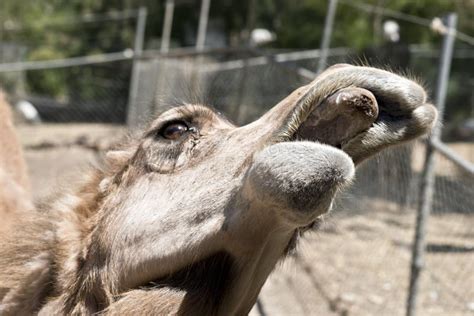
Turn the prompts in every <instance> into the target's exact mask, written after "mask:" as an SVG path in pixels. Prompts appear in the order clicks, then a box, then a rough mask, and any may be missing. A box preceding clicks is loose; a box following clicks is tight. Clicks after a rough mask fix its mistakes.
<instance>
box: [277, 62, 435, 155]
mask: <svg viewBox="0 0 474 316" xmlns="http://www.w3.org/2000/svg"><path fill="white" fill-rule="evenodd" d="M435 120H436V110H435V108H434V107H433V106H432V105H431V104H427V103H426V94H425V92H424V90H423V88H422V87H421V86H419V85H418V84H416V83H415V82H413V81H410V80H408V79H406V78H403V77H400V76H398V75H395V74H393V73H389V72H386V71H383V70H380V69H375V68H369V67H357V66H351V65H338V66H336V67H334V68H332V69H331V68H330V69H328V70H327V71H326V72H325V73H323V74H321V75H320V76H319V77H318V78H316V80H315V81H313V83H311V84H310V85H309V86H308V88H307V90H306V91H305V92H304V94H303V95H302V96H301V98H300V99H299V100H298V104H297V106H296V107H295V110H294V111H293V113H292V114H291V116H290V117H289V119H288V121H287V123H286V124H285V127H284V128H285V130H283V131H282V132H280V135H279V136H278V137H279V139H280V140H283V141H288V140H290V141H291V140H309V141H317V142H320V143H324V144H327V145H331V146H333V147H336V148H339V149H342V150H344V151H345V152H346V153H347V154H348V155H349V156H350V157H351V158H352V159H353V161H354V163H356V164H357V163H359V162H361V161H363V160H364V159H366V158H368V157H370V156H372V155H373V154H375V153H377V152H378V151H380V150H381V149H383V148H385V147H388V146H390V145H395V144H398V143H402V142H404V141H408V140H411V139H414V138H415V137H418V136H420V135H422V134H425V133H427V132H428V131H429V130H430V129H431V128H432V125H433V123H434V122H435Z"/></svg>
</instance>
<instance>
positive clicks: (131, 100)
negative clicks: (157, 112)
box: [127, 7, 147, 127]
mask: <svg viewBox="0 0 474 316" xmlns="http://www.w3.org/2000/svg"><path fill="white" fill-rule="evenodd" d="M146 16H147V9H146V8H145V7H140V9H138V16H137V24H136V27H135V41H134V45H133V66H132V78H131V79H130V91H129V93H128V107H127V125H128V126H129V127H133V126H136V125H137V124H138V123H139V115H140V111H139V109H138V107H137V104H136V101H137V95H138V80H139V76H140V71H139V69H138V61H139V59H140V57H141V55H142V52H143V41H144V38H145V24H146Z"/></svg>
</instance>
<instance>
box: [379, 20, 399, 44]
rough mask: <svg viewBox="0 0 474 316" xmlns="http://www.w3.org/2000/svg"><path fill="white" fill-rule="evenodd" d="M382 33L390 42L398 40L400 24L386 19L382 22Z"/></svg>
mask: <svg viewBox="0 0 474 316" xmlns="http://www.w3.org/2000/svg"><path fill="white" fill-rule="evenodd" d="M383 34H384V37H385V38H386V39H388V40H389V41H391V42H398V41H399V40H400V26H399V25H398V23H397V22H395V21H393V20H387V21H385V22H384V23H383Z"/></svg>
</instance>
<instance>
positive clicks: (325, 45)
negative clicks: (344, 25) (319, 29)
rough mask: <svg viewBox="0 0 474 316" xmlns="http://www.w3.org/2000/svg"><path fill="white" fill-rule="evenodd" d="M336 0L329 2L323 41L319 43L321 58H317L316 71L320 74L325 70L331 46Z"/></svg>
mask: <svg viewBox="0 0 474 316" xmlns="http://www.w3.org/2000/svg"><path fill="white" fill-rule="evenodd" d="M336 7H337V0H329V6H328V12H327V14H326V21H325V22H324V31H323V40H322V42H321V57H319V62H318V71H317V73H318V74H320V73H321V72H322V71H323V70H324V68H326V62H327V59H328V49H329V45H330V44H331V36H332V27H333V25H334V16H335V15H336Z"/></svg>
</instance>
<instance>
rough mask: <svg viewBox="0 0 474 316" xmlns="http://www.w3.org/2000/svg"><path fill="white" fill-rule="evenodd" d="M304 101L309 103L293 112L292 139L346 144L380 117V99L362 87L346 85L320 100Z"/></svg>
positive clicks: (339, 146)
mask: <svg viewBox="0 0 474 316" xmlns="http://www.w3.org/2000/svg"><path fill="white" fill-rule="evenodd" d="M308 103H309V104H310V105H311V106H307V104H308ZM302 104H303V105H306V106H305V107H302V108H300V109H298V108H297V109H296V110H295V111H294V112H293V113H292V117H291V121H290V123H289V124H288V127H289V130H290V133H289V137H288V140H310V141H318V142H321V143H324V144H327V145H331V146H334V147H337V148H342V146H343V145H344V144H345V143H347V142H348V141H350V140H351V139H352V138H354V137H356V136H357V135H358V134H360V133H362V132H365V131H367V130H368V129H369V128H370V127H371V126H372V125H373V124H374V123H375V122H376V120H378V119H379V107H378V102H377V99H376V98H375V96H374V95H373V94H372V93H371V92H370V91H368V90H366V89H362V88H356V87H347V88H343V89H340V90H337V91H335V92H334V93H332V94H330V95H329V96H327V97H326V98H324V99H323V100H322V101H321V102H319V103H316V102H311V99H307V100H305V102H303V103H302Z"/></svg>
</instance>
